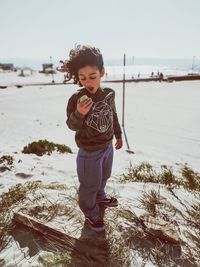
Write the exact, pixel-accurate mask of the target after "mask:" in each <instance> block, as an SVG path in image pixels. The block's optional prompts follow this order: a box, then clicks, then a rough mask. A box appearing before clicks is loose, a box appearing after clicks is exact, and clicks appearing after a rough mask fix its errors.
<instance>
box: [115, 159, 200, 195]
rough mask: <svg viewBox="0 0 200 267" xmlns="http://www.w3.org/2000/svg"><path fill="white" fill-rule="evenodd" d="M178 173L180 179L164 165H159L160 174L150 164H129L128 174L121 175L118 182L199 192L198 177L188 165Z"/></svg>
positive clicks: (199, 179)
mask: <svg viewBox="0 0 200 267" xmlns="http://www.w3.org/2000/svg"><path fill="white" fill-rule="evenodd" d="M179 172H180V174H181V177H178V176H177V175H175V174H174V171H173V168H172V167H169V166H166V165H161V167H160V172H157V171H156V170H155V169H154V168H153V167H152V165H151V164H149V163H147V162H142V163H141V164H139V165H137V166H132V164H130V167H129V168H128V172H127V173H126V174H122V175H121V178H120V179H119V182H120V183H129V182H144V183H160V184H164V185H166V186H167V187H168V188H175V187H180V186H182V187H183V188H185V189H187V190H189V191H198V192H199V191H200V175H199V174H198V173H197V172H195V171H194V170H192V168H191V167H189V166H188V164H185V165H183V166H182V167H181V169H180V170H179Z"/></svg>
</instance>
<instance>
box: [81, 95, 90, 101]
mask: <svg viewBox="0 0 200 267" xmlns="http://www.w3.org/2000/svg"><path fill="white" fill-rule="evenodd" d="M86 99H88V96H87V95H82V96H81V97H80V99H79V102H83V101H85V100H86Z"/></svg>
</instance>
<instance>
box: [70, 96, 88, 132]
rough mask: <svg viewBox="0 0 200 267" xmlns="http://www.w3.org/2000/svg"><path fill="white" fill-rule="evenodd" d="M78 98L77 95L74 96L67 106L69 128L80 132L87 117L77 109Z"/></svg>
mask: <svg viewBox="0 0 200 267" xmlns="http://www.w3.org/2000/svg"><path fill="white" fill-rule="evenodd" d="M77 101H78V98H77V96H76V94H75V95H72V96H71V98H70V99H69V101H68V104H67V110H66V113H67V121H66V124H67V126H68V127H69V128H70V129H71V130H73V131H78V130H80V129H81V127H82V126H83V122H84V118H85V116H84V115H82V114H81V113H79V112H78V110H77V109H76V106H77Z"/></svg>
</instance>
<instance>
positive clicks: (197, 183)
mask: <svg viewBox="0 0 200 267" xmlns="http://www.w3.org/2000/svg"><path fill="white" fill-rule="evenodd" d="M180 171H181V174H182V177H183V178H184V180H185V181H184V182H183V185H184V187H185V188H187V189H188V190H196V191H200V175H199V174H198V173H197V172H195V171H194V170H192V168H191V167H190V166H188V164H185V165H184V166H183V167H182V168H181V170H180Z"/></svg>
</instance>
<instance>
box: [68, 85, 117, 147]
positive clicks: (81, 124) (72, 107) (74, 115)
mask: <svg viewBox="0 0 200 267" xmlns="http://www.w3.org/2000/svg"><path fill="white" fill-rule="evenodd" d="M83 95H87V96H88V97H90V98H92V101H93V105H92V108H91V109H90V111H89V113H88V114H87V115H85V116H84V115H82V114H81V113H79V112H78V111H77V109H76V107H77V101H78V100H79V98H80V97H81V96H83ZM66 123H67V125H68V127H69V128H70V129H71V130H73V131H76V134H75V140H76V144H77V146H78V147H79V148H82V149H84V150H86V151H95V150H99V149H104V148H106V147H107V146H108V145H109V144H110V143H111V142H112V139H113V135H115V137H116V139H120V138H121V135H122V131H121V128H120V125H119V121H118V117H117V112H116V107H115V91H114V90H112V89H110V88H102V87H101V88H99V89H98V90H97V91H96V93H95V94H91V93H90V92H88V91H87V89H85V88H82V89H80V90H78V91H77V92H76V93H75V94H73V95H72V96H71V97H70V99H69V101H68V104H67V121H66Z"/></svg>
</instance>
